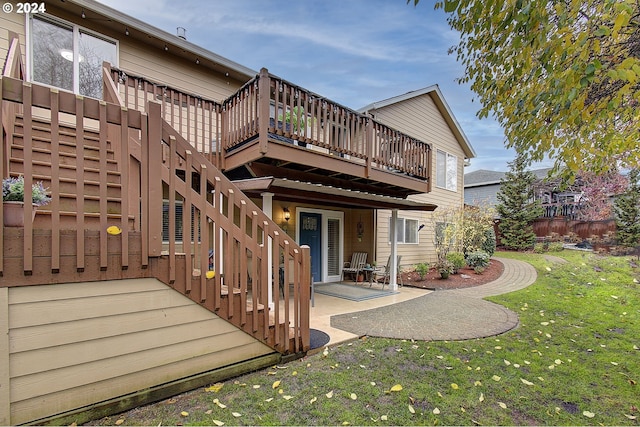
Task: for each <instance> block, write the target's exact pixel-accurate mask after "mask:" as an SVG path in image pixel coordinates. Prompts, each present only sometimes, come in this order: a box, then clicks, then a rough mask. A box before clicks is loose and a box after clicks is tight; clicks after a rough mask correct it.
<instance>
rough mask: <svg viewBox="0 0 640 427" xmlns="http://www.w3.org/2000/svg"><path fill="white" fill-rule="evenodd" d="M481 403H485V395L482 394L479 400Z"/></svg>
mask: <svg viewBox="0 0 640 427" xmlns="http://www.w3.org/2000/svg"><path fill="white" fill-rule="evenodd" d="M478 400H479V401H480V402H484V394H482V393H480V397H479V398H478Z"/></svg>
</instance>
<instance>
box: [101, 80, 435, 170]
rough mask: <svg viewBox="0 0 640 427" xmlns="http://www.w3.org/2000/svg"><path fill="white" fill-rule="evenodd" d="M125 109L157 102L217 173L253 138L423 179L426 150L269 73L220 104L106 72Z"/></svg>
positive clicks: (263, 149) (427, 167) (428, 159)
mask: <svg viewBox="0 0 640 427" xmlns="http://www.w3.org/2000/svg"><path fill="white" fill-rule="evenodd" d="M108 75H110V77H111V79H112V81H114V82H118V83H119V84H120V90H119V95H120V96H121V98H122V101H123V103H124V105H125V106H127V107H128V108H133V109H137V110H141V111H144V110H145V108H146V105H147V102H148V101H149V100H154V101H157V102H159V103H160V105H161V111H162V118H163V119H164V120H166V121H167V122H168V123H169V124H171V126H172V127H173V128H174V129H176V130H178V131H179V132H180V134H181V135H182V136H183V137H184V138H185V139H186V140H187V141H189V142H190V143H191V145H193V147H194V148H195V150H196V151H198V152H200V153H202V154H204V155H205V156H206V157H207V159H208V160H209V161H210V162H211V163H213V164H214V166H216V167H217V168H219V169H224V157H225V155H226V154H227V153H228V152H230V151H233V150H234V149H235V148H237V147H240V146H242V145H243V144H246V143H247V141H249V140H252V139H255V138H258V140H259V143H260V150H261V152H262V153H266V152H267V151H268V144H269V143H270V142H273V140H278V141H281V142H282V141H284V142H289V143H292V144H293V145H295V146H298V147H306V148H308V149H311V150H316V151H319V152H321V153H325V154H329V155H332V156H335V157H339V158H343V159H345V160H349V161H352V162H356V163H359V164H362V165H365V166H366V167H367V168H377V169H381V170H385V171H389V172H395V173H401V174H407V175H410V176H413V177H416V178H419V179H423V180H428V179H429V176H430V162H431V146H430V145H429V144H427V143H425V142H423V141H420V140H418V139H416V138H413V137H410V136H408V135H406V134H404V133H402V132H400V131H398V130H395V129H393V128H391V127H389V126H386V125H384V124H382V123H380V122H378V121H376V120H374V119H372V118H371V117H368V116H367V115H364V114H361V113H359V112H357V111H354V110H351V109H349V108H347V107H344V106H342V105H340V104H338V103H336V102H333V101H331V100H328V99H326V98H324V97H322V96H320V95H317V94H314V93H312V92H310V91H308V90H305V89H303V88H301V87H299V86H296V85H294V84H292V83H289V82H287V81H286V80H283V79H280V78H278V77H276V76H273V75H271V74H269V73H268V71H267V70H266V69H263V70H261V72H260V74H259V75H258V76H256V77H255V78H254V79H252V80H251V81H249V82H247V83H246V84H245V85H244V86H242V87H241V88H240V89H239V90H238V91H236V93H235V94H233V95H232V96H230V97H229V98H227V99H226V100H224V101H223V102H222V103H221V104H219V103H217V102H215V101H213V100H209V99H205V98H203V97H201V96H198V95H193V94H188V93H185V92H184V91H181V90H179V89H176V88H172V87H170V86H167V85H164V84H159V83H156V82H152V81H150V80H148V79H146V78H143V77H138V76H132V75H129V74H127V73H126V72H124V71H122V70H118V69H116V68H110V71H109V73H108Z"/></svg>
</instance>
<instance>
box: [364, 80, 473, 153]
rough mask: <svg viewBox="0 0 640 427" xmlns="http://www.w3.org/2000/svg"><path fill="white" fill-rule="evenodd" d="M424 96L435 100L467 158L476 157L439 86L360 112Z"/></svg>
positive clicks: (400, 96) (395, 98) (414, 92)
mask: <svg viewBox="0 0 640 427" xmlns="http://www.w3.org/2000/svg"><path fill="white" fill-rule="evenodd" d="M422 95H429V96H430V97H431V98H432V99H433V101H434V102H435V104H436V106H437V107H438V110H439V111H440V114H442V116H443V117H444V119H445V121H446V122H447V124H448V125H449V127H450V128H451V130H452V132H453V135H454V136H455V138H456V139H457V140H458V143H459V144H460V146H461V147H462V150H463V151H464V153H465V156H467V158H469V159H470V158H473V157H476V156H477V155H476V152H475V150H474V149H473V147H472V146H471V142H469V139H468V138H467V136H466V135H465V133H464V131H463V130H462V128H461V127H460V124H459V123H458V120H456V118H455V116H454V115H453V111H451V108H449V104H447V102H446V101H445V99H444V95H443V94H442V91H441V90H440V87H439V86H438V85H437V84H436V85H432V86H428V87H425V88H422V89H418V90H414V91H411V92H407V93H405V94H403V95H398V96H394V97H392V98H388V99H384V100H382V101H378V102H374V103H372V104H369V105H367V106H365V107H362V108H360V109H359V110H358V111H359V112H361V113H366V112H368V111H371V110H377V109H379V108H383V107H387V106H389V105H393V104H397V103H399V102H403V101H406V100H408V99H412V98H416V97H418V96H422Z"/></svg>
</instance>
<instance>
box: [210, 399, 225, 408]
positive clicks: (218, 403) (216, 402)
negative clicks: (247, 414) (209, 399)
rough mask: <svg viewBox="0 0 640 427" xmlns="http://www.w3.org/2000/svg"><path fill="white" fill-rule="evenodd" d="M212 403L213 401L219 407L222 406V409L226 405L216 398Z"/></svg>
mask: <svg viewBox="0 0 640 427" xmlns="http://www.w3.org/2000/svg"><path fill="white" fill-rule="evenodd" d="M213 403H215V404H216V405H218V407H219V408H222V409H224V408H226V407H227V405H225V404H223V403H221V402H220V401H219V400H218V399H213Z"/></svg>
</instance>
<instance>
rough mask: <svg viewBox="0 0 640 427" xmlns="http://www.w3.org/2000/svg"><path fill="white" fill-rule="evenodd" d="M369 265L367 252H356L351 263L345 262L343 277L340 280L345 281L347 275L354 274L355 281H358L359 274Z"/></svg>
mask: <svg viewBox="0 0 640 427" xmlns="http://www.w3.org/2000/svg"><path fill="white" fill-rule="evenodd" d="M366 264H367V253H366V252H354V253H353V254H352V255H351V261H349V262H345V263H344V266H343V267H342V277H341V278H340V280H341V281H342V280H344V276H345V274H353V275H354V276H355V280H356V281H357V280H358V274H359V273H361V272H362V270H363V269H364V267H365V265H366Z"/></svg>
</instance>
